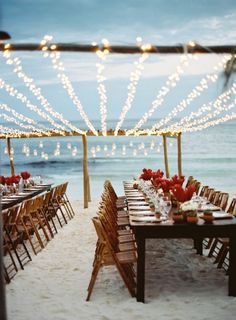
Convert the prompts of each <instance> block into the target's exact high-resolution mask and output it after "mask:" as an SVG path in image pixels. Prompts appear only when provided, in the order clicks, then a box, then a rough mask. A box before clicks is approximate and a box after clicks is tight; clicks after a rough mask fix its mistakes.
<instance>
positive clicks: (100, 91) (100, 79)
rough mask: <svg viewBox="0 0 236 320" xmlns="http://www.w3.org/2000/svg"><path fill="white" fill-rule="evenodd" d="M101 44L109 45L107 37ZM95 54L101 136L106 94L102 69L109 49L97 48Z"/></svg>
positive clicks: (103, 127)
mask: <svg viewBox="0 0 236 320" xmlns="http://www.w3.org/2000/svg"><path fill="white" fill-rule="evenodd" d="M102 42H103V45H104V46H106V47H108V46H109V41H108V40H107V39H103V41H102ZM96 53H97V56H98V57H99V58H100V60H101V62H100V63H96V67H97V83H98V87H97V90H98V94H99V98H100V104H99V109H100V115H101V128H102V134H103V136H106V135H107V123H106V121H107V107H106V105H107V94H106V87H105V85H104V82H105V80H106V78H105V76H104V70H105V65H104V62H105V60H106V57H107V55H108V53H109V50H103V51H101V50H97V51H96Z"/></svg>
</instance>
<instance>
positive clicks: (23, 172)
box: [20, 171, 30, 180]
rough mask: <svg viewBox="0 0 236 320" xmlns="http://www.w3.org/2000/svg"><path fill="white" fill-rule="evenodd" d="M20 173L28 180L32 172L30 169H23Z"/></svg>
mask: <svg viewBox="0 0 236 320" xmlns="http://www.w3.org/2000/svg"><path fill="white" fill-rule="evenodd" d="M20 175H21V177H22V178H23V179H24V180H27V179H29V177H30V173H29V172H28V171H22V172H21V173H20Z"/></svg>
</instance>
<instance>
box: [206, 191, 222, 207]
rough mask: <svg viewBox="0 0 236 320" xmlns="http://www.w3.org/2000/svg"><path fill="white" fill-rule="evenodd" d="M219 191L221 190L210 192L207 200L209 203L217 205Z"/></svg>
mask: <svg viewBox="0 0 236 320" xmlns="http://www.w3.org/2000/svg"><path fill="white" fill-rule="evenodd" d="M220 193H221V191H214V192H213V193H212V194H211V197H210V199H209V201H210V202H211V203H213V204H214V205H216V206H218V204H219V201H218V200H219V196H220Z"/></svg>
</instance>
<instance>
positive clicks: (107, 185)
mask: <svg viewBox="0 0 236 320" xmlns="http://www.w3.org/2000/svg"><path fill="white" fill-rule="evenodd" d="M104 189H105V190H106V191H107V192H108V193H109V194H110V197H111V199H112V201H114V203H115V205H116V207H117V209H118V210H119V209H122V210H123V209H124V208H127V203H126V197H125V196H121V197H118V196H117V194H116V192H115V190H114V188H113V186H112V184H111V182H110V181H109V180H106V181H105V182H104Z"/></svg>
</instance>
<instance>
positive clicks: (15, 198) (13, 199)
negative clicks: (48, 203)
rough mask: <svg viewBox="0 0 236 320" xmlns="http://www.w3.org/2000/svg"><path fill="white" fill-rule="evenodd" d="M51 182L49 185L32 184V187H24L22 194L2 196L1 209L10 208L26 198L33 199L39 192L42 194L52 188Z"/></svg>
mask: <svg viewBox="0 0 236 320" xmlns="http://www.w3.org/2000/svg"><path fill="white" fill-rule="evenodd" d="M50 188H51V184H47V185H38V186H37V187H34V186H32V188H30V189H24V190H23V192H22V193H20V194H18V195H17V194H13V195H11V196H8V197H2V198H1V200H0V202H1V209H2V210H5V209H9V208H11V207H13V206H15V205H17V204H19V203H21V202H23V201H25V200H28V199H31V198H33V197H35V196H37V195H38V194H41V193H43V192H46V191H48V190H50Z"/></svg>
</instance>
